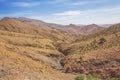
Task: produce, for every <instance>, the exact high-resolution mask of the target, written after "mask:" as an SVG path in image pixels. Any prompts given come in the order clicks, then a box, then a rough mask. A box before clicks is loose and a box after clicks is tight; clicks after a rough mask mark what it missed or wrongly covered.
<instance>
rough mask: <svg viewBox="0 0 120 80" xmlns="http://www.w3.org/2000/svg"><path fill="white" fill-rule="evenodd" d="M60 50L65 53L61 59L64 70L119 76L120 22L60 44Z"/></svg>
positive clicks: (102, 75) (103, 75)
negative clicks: (71, 41) (64, 56)
mask: <svg viewBox="0 0 120 80" xmlns="http://www.w3.org/2000/svg"><path fill="white" fill-rule="evenodd" d="M60 51H61V52H63V53H64V54H65V55H67V56H66V58H65V59H63V61H62V64H63V65H64V68H65V70H66V72H78V73H85V74H91V73H93V74H98V75H101V77H103V78H105V77H108V76H109V77H116V78H118V79H119V78H120V68H119V66H120V24H116V25H113V26H111V27H109V28H107V29H105V30H102V31H99V32H97V33H95V34H90V35H87V36H83V37H82V38H81V39H79V40H76V41H75V42H73V43H71V44H61V46H60ZM113 74H114V75H113Z"/></svg>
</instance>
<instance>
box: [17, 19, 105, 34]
mask: <svg viewBox="0 0 120 80" xmlns="http://www.w3.org/2000/svg"><path fill="white" fill-rule="evenodd" d="M15 19H17V20H20V21H22V22H25V23H28V24H30V25H32V26H36V27H42V28H48V29H56V30H62V31H65V32H68V33H73V34H83V35H88V34H91V33H95V32H97V31H99V30H103V29H104V27H100V26H98V25H96V24H91V25H84V26H82V27H81V26H78V25H74V24H70V25H59V24H54V23H47V22H44V21H41V20H35V19H29V18H25V17H20V18H15Z"/></svg>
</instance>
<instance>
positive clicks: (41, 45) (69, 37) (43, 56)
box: [0, 18, 120, 80]
mask: <svg viewBox="0 0 120 80" xmlns="http://www.w3.org/2000/svg"><path fill="white" fill-rule="evenodd" d="M119 66H120V24H116V25H113V26H111V27H109V28H105V29H104V28H102V27H100V26H98V25H96V24H92V25H87V26H84V27H83V26H82V27H80V26H77V25H74V24H70V25H64V26H63V25H58V24H51V23H46V22H43V21H39V20H33V19H28V18H4V19H2V20H0V80H74V79H75V77H76V76H77V75H78V74H85V75H89V74H96V75H98V76H99V79H100V80H101V79H103V80H105V79H106V78H107V77H113V78H116V79H119V78H120V68H119Z"/></svg>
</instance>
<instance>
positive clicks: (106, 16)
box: [0, 0, 120, 24]
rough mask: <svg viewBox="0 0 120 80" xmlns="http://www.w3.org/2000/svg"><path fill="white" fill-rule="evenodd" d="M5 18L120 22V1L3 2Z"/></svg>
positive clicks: (1, 12)
mask: <svg viewBox="0 0 120 80" xmlns="http://www.w3.org/2000/svg"><path fill="white" fill-rule="evenodd" d="M3 17H27V18H32V19H39V20H43V21H46V22H49V23H57V24H93V23H95V24H113V23H120V0H0V18H1V19H2V18H3Z"/></svg>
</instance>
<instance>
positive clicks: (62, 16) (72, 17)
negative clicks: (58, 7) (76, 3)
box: [37, 6, 120, 24]
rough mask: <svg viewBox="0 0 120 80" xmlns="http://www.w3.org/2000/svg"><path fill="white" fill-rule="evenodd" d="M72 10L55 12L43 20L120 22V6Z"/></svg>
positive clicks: (65, 22)
mask: <svg viewBox="0 0 120 80" xmlns="http://www.w3.org/2000/svg"><path fill="white" fill-rule="evenodd" d="M72 12H74V11H65V12H61V13H54V14H52V15H48V16H44V17H42V20H45V21H47V22H51V23H58V24H70V23H73V24H91V23H96V24H112V23H119V22H120V15H119V14H120V6H118V7H113V8H100V9H91V10H84V11H80V10H76V11H75V13H72ZM37 19H39V17H38V18H37Z"/></svg>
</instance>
